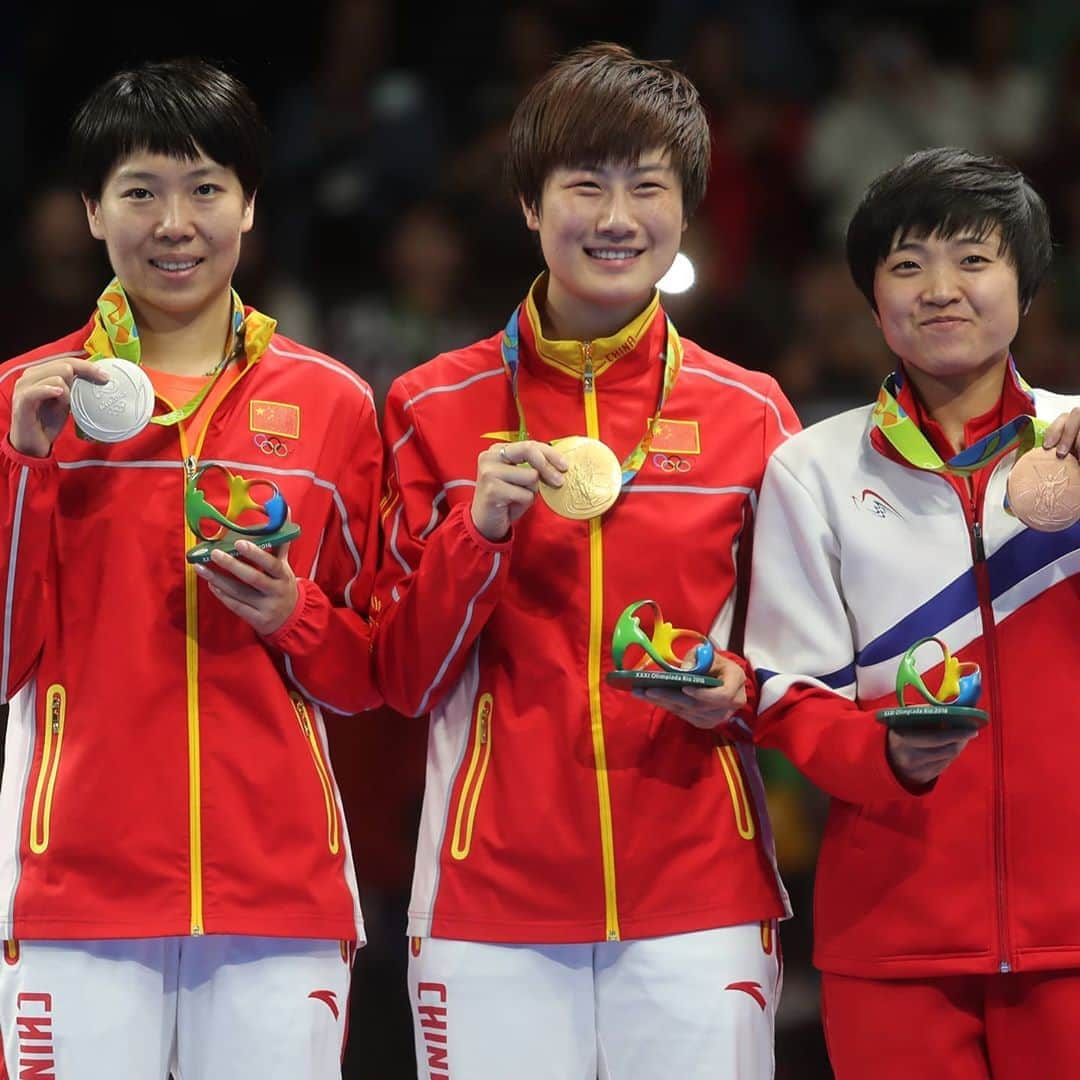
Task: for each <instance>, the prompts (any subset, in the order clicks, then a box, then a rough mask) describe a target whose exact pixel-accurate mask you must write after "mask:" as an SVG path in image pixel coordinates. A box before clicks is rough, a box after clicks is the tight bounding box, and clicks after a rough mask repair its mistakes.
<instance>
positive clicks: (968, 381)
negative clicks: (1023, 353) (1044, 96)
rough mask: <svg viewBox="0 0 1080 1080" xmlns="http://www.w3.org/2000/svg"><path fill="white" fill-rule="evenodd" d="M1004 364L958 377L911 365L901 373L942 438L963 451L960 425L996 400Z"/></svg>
mask: <svg viewBox="0 0 1080 1080" xmlns="http://www.w3.org/2000/svg"><path fill="white" fill-rule="evenodd" d="M1006 364H1007V361H1006V360H1002V361H1001V362H1000V363H998V364H994V365H993V366H992V367H989V368H987V369H986V370H985V371H979V372H974V373H972V374H971V375H968V376H965V377H964V378H963V379H961V380H958V379H957V378H956V377H954V376H947V375H946V376H941V375H934V374H931V373H928V372H925V371H919V370H918V369H917V368H914V367H912V368H908V367H905V368H904V373H905V375H906V377H907V378H908V379H910V380H911V384H912V386H913V387H914V389H915V393H916V394H918V396H919V400H920V401H921V402H922V404H923V407H924V408H925V410H926V412H927V413H928V414H929V416H930V417H931V419H933V420H934V421H936V422H937V423H938V424H940V425H941V429H942V431H944V432H945V436H946V438H948V440H949V442H950V443H951V444H952V445H953V446H954V447H955V448H956V449H957V450H963V449H964V425H965V424H967V422H968V421H969V420H971V419H972V418H973V417H976V416H981V415H982V414H983V413H985V412H988V411H989V410H990V409H992V408H993V407H994V406H995V405H996V404H997V403H998V401H999V400H1000V398H1001V388H1002V386H1003V385H1004V382H1005V368H1006Z"/></svg>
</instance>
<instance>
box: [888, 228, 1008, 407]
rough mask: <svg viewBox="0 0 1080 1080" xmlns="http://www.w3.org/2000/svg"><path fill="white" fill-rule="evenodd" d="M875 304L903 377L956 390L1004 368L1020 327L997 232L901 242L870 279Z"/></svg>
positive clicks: (900, 238)
mask: <svg viewBox="0 0 1080 1080" xmlns="http://www.w3.org/2000/svg"><path fill="white" fill-rule="evenodd" d="M874 299H875V301H876V304H877V312H876V313H875V316H874V318H875V320H876V321H877V324H878V326H879V327H880V328H881V332H882V334H883V335H884V337H885V341H886V342H887V343H888V345H889V348H890V349H892V351H893V352H894V353H896V355H897V356H899V357H900V359H901V360H903V362H904V364H905V366H906V367H907V368H908V370H909V371H912V370H913V371H914V372H915V373H920V372H921V373H922V374H923V375H924V376H927V377H929V378H931V379H933V380H934V381H935V382H938V383H942V384H946V385H950V386H952V387H953V388H954V389H956V390H958V391H962V390H963V388H964V387H965V386H968V385H971V384H973V383H974V382H976V381H977V380H979V379H981V378H983V377H984V376H986V375H987V374H989V373H990V372H992V371H993V370H994V369H995V368H997V367H999V366H1004V364H1005V361H1006V360H1007V358H1008V355H1009V347H1010V345H1011V343H1012V340H1013V338H1014V337H1016V331H1017V329H1018V327H1019V324H1020V300H1019V284H1018V281H1017V275H1016V268H1015V267H1014V266H1013V263H1012V260H1011V258H1010V257H1009V255H1008V253H1007V252H1004V251H1002V250H1000V233H999V231H998V230H997V229H995V230H993V231H992V232H990V233H989V234H988V235H987V236H985V237H982V238H979V237H977V236H974V235H972V234H971V233H964V232H961V233H958V234H957V235H955V236H952V237H950V238H949V239H947V240H946V239H942V237H941V236H939V235H938V234H937V233H931V234H930V235H929V236H925V237H919V236H911V235H909V236H898V237H897V239H896V241H894V243H893V248H892V250H891V251H890V252H889V254H888V255H887V256H886V257H885V258H884V259H883V260H882V261H881V262H880V263H879V264H878V266H877V270H876V271H875V273H874ZM913 377H914V378H915V380H916V382H918V380H919V376H918V374H914V375H913Z"/></svg>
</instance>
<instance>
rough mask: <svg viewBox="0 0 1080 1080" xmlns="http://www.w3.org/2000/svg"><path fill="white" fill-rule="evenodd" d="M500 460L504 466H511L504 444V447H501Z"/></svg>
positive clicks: (504, 444)
mask: <svg viewBox="0 0 1080 1080" xmlns="http://www.w3.org/2000/svg"><path fill="white" fill-rule="evenodd" d="M499 460H500V461H501V462H502V463H503V464H504V465H509V464H510V458H509V457H507V456H506V443H503V444H502V446H500V447H499Z"/></svg>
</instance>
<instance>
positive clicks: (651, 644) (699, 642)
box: [607, 600, 723, 690]
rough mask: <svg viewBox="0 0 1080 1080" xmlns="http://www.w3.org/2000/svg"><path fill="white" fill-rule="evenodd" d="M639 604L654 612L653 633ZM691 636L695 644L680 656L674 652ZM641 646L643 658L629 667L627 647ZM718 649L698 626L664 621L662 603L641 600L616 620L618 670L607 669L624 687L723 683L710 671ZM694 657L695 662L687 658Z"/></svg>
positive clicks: (613, 646) (612, 680) (614, 636)
mask: <svg viewBox="0 0 1080 1080" xmlns="http://www.w3.org/2000/svg"><path fill="white" fill-rule="evenodd" d="M640 608H651V609H652V612H653V625H652V633H651V634H650V633H646V632H645V631H644V630H643V629H642V627H641V620H640V618H639V617H638V615H637V614H635V613H636V612H637V611H638V610H639V609H640ZM684 638H688V639H689V640H690V641H691V642H693V644H692V645H691V646H690V648H689V649H687V650H686V651H685V652H684V653H683V654H682V655H681V656H680V655H679V654H678V653H676V652H675V643H676V642H677V641H679V640H681V639H684ZM631 648H636V649H640V650H641V653H642V655H641V658H640V659H639V660H638V661H637V663H636V664H634V666H633V667H626V659H627V657H626V653H627V650H628V649H631ZM715 655H716V651H715V649H714V648H713V645H712V642H711V641H709V639H708V638H707V637H706V636H705V635H704V634H699V633H698V632H697V631H696V630H676V629H675V628H674V627H673V626H672V625H671V623H669V622H664V618H663V615H662V613H661V611H660V605H659V604H657V603H656V602H655V601H654V600H638V601H637V602H636V603H633V604H631V605H630V606H629V607H627V608H626V609H625V610H624V611H623V613H622V614H621V615H620V616H619V618H618V621H617V622H616V623H615V629H614V631H613V632H612V635H611V658H612V660H613V661H614V662H615V670H614V671H609V672H608V673H607V681H608V682H609V683H610V684H611V685H612V686H617V687H620V688H622V689H624V690H632V689H634V688H635V687H640V688H647V687H650V686H661V687H665V686H666V687H677V688H678V687H683V686H720V685H722V683H723V680H722V679H718V678H716V677H715V676H713V675H710V674H708V672H709V669H710V668H711V667H712V662H713V658H714V656H715ZM691 657H693V663H692V664H688V663H687V662H688V661H689V660H690V659H691Z"/></svg>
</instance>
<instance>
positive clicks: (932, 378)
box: [747, 148, 1080, 1080]
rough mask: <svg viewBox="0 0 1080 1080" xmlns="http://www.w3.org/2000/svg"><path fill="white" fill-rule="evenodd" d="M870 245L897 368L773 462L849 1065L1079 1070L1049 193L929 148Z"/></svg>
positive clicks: (1079, 904) (1076, 518)
mask: <svg viewBox="0 0 1080 1080" xmlns="http://www.w3.org/2000/svg"><path fill="white" fill-rule="evenodd" d="M847 251H848V262H849V266H850V268H851V273H852V276H853V278H854V280H855V283H856V285H857V286H858V287H859V289H860V290H861V291H862V293H863V294H864V296H865V297H866V299H867V300H868V301H869V303H870V307H871V311H872V313H873V317H874V320H875V321H876V323H877V325H878V327H879V328H880V329H881V332H882V334H883V335H884V338H885V341H886V342H887V343H888V345H889V347H890V348H891V349H892V351H893V352H894V353H895V354H896V356H897V358H898V365H897V368H896V371H895V372H893V373H892V374H890V375H889V376H888V377H887V378H886V379H885V382H884V384H883V386H882V388H881V391H880V393H879V395H878V399H877V402H876V403H875V404H873V405H867V406H865V407H863V408H860V409H855V410H852V411H850V412H847V413H844V414H842V415H840V416H836V417H833V418H831V419H828V420H825V421H822V422H821V423H819V424H816V425H815V426H813V427H812V428H810V429H808V430H807V431H805V432H802V433H801V434H799V435H798V436H796V437H795V438H793V439H791V440H790V441H789V442H787V443H786V444H785V445H784V446H782V447H780V448H779V449H778V450H777V452H776V453H775V454H774V455H773V458H772V461H771V462H770V464H769V468H768V471H767V472H766V476H765V483H764V485H763V488H762V492H761V501H760V505H759V516H758V528H757V532H756V534H755V541H754V543H755V547H754V583H753V588H752V590H751V596H750V611H749V616H748V623H747V653H748V655H749V657H750V659H751V660H752V661H753V663H754V665H755V668H757V669H758V670H759V671H763V672H765V673H766V676H765V678H764V679H763V681H762V687H761V706H760V715H759V717H758V720H757V736H758V738H759V739H760V740H761V741H762V742H763V743H764V744H765V745H770V746H775V747H779V748H780V749H782V750H784V752H785V753H787V754H788V755H789V757H790V758H791V760H792V761H793V762H795V763H796V764H797V765H799V766H800V767H801V768H802V769H803V770H804V771H805V773H806V775H807V776H808V777H809V778H810V779H811V780H812V781H814V783H815V784H817V785H818V786H819V787H820V788H821V789H822V790H823V791H824V792H826V793H827V794H829V795H830V796H832V803H831V806H830V812H829V821H828V825H827V827H826V831H825V839H824V842H823V844H822V849H821V854H820V857H819V861H818V869H817V877H816V882H815V888H816V898H815V929H814V938H815V952H814V959H815V963H816V964H817V966H818V967H819V968H821V970H822V972H823V980H822V993H823V1013H824V1020H825V1029H826V1035H827V1041H828V1046H829V1054H830V1057H831V1059H832V1064H833V1069H834V1071H835V1073H836V1076H837V1077H838V1078H839V1080H862V1078H864V1077H868V1076H873V1077H874V1078H875V1080H900V1078H901V1077H903V1078H908V1077H912V1076H918V1077H921V1078H923V1080H939V1078H940V1080H946V1078H948V1080H960V1078H962V1080H988V1078H991V1077H992V1078H994V1080H1020V1078H1026V1077H1028V1076H1047V1077H1049V1076H1062V1077H1064V1076H1073V1075H1076V1072H1077V1063H1078V1062H1080V1027H1078V1026H1077V1024H1076V1019H1075V1018H1076V1011H1077V1008H1078V1007H1080V872H1078V870H1077V861H1076V853H1075V838H1074V835H1073V832H1072V825H1073V823H1075V822H1076V821H1077V820H1080V787H1078V785H1077V782H1076V760H1077V751H1080V735H1078V734H1077V733H1078V731H1080V726H1078V721H1080V666H1078V664H1077V657H1076V649H1075V646H1074V644H1073V639H1074V637H1075V633H1076V627H1077V625H1078V624H1080V588H1078V578H1077V574H1078V573H1080V488H1078V483H1080V463H1078V462H1077V457H1076V455H1077V448H1078V434H1080V402H1078V400H1077V399H1076V398H1075V397H1065V396H1062V395H1059V394H1056V393H1051V392H1048V391H1046V390H1042V389H1038V388H1034V387H1031V386H1029V385H1028V384H1027V383H1026V382H1025V381H1024V379H1023V378H1022V377H1021V374H1020V368H1019V365H1022V362H1023V357H1022V356H1020V357H1018V358H1017V361H1016V362H1014V359H1013V356H1012V354H1011V351H1010V350H1011V346H1012V342H1013V338H1014V337H1015V336H1016V333H1017V329H1018V326H1019V323H1020V319H1021V318H1022V316H1023V314H1024V313H1025V312H1026V311H1027V308H1028V306H1029V305H1030V304H1031V302H1032V299H1033V298H1034V296H1035V294H1036V291H1037V290H1038V287H1039V283H1040V281H1041V279H1042V277H1043V274H1044V273H1045V272H1046V270H1047V268H1048V266H1049V265H1050V260H1051V243H1050V227H1049V222H1048V219H1047V212H1046V207H1045V206H1044V204H1043V201H1042V199H1041V198H1040V197H1039V195H1038V194H1037V192H1036V191H1035V190H1034V189H1033V188H1032V186H1031V184H1030V183H1029V182H1028V180H1027V179H1026V178H1025V177H1024V176H1023V174H1022V173H1020V172H1019V171H1018V170H1017V169H1016V168H1015V167H1013V166H1012V165H1010V164H1009V163H1007V162H1005V161H1002V160H999V159H997V158H992V157H984V156H979V155H976V154H972V153H969V152H967V151H964V150H959V149H949V148H944V149H935V150H926V151H922V152H920V153H917V154H914V155H912V156H911V157H910V158H908V159H906V160H905V161H903V162H902V163H900V164H899V165H897V166H896V167H895V168H892V169H890V170H889V171H888V172H886V173H884V174H883V175H882V176H880V177H879V178H878V179H877V180H875V181H874V183H873V184H871V185H870V187H869V189H868V190H867V192H866V194H865V196H864V197H863V200H862V202H861V204H860V205H859V207H858V209H857V210H856V212H855V214H854V217H853V218H852V221H851V224H850V226H849V228H848V235H847ZM935 645H936V648H935V647H934V646H935ZM924 646H925V647H924ZM909 687H917V688H918V689H919V690H920V693H921V696H922V697H923V698H924V699H925V700H927V701H928V702H931V704H930V705H929V706H926V705H921V704H913V703H911V702H908V701H905V700H904V693H905V691H906V690H907V689H908V688H909ZM932 687H940V689H939V690H937V691H932V690H931V689H930V688H932ZM898 697H899V700H898ZM976 701H977V702H978V706H979V708H973V707H964V706H965V705H967V706H974V705H975V703H976ZM957 706H960V707H957Z"/></svg>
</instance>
